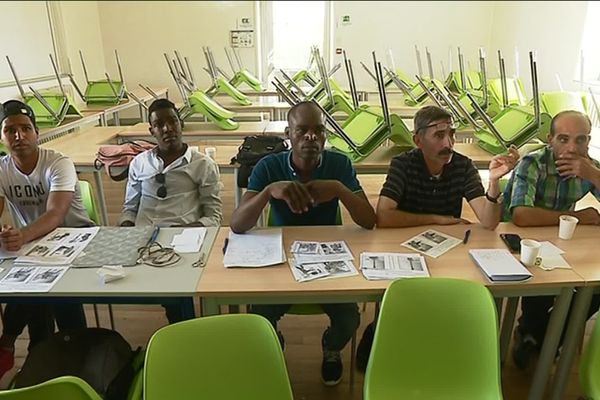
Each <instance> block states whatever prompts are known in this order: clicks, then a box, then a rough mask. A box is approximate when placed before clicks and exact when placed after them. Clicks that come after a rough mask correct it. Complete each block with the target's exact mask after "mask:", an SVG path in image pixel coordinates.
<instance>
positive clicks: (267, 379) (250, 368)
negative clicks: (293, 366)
mask: <svg viewBox="0 0 600 400" xmlns="http://www.w3.org/2000/svg"><path fill="white" fill-rule="evenodd" d="M143 393H144V399H145V400H155V399H160V400H163V399H223V400H227V399H231V400H234V399H246V400H254V399H256V400H259V399H260V400H269V399H273V400H286V399H288V400H291V399H292V398H293V397H292V390H291V387H290V383H289V379H288V374H287V370H286V366H285V361H284V358H283V353H282V351H281V346H280V344H279V340H278V338H277V334H276V333H275V330H274V329H273V327H272V326H271V324H270V323H269V322H268V321H267V320H266V319H265V318H263V317H261V316H258V315H253V314H229V315H220V316H213V317H204V318H198V319H194V320H190V321H185V322H179V323H176V324H172V325H169V326H166V327H164V328H162V329H160V330H158V331H157V332H156V333H155V334H154V335H152V338H151V339H150V342H149V343H148V349H147V351H146V362H145V366H144V387H143Z"/></svg>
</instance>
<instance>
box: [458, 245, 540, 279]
mask: <svg viewBox="0 0 600 400" xmlns="http://www.w3.org/2000/svg"><path fill="white" fill-rule="evenodd" d="M469 254H470V255H471V257H473V259H474V260H475V263H477V265H479V267H480V268H481V269H482V270H483V272H484V273H485V274H486V275H487V277H488V278H489V279H490V280H491V281H524V280H527V279H529V278H531V277H532V274H531V272H529V270H527V268H525V267H524V266H523V265H522V264H521V263H520V262H519V261H518V260H517V259H516V258H515V257H514V256H513V255H512V254H510V252H509V251H508V250H506V249H477V250H469Z"/></svg>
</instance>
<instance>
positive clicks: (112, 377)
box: [14, 328, 141, 400]
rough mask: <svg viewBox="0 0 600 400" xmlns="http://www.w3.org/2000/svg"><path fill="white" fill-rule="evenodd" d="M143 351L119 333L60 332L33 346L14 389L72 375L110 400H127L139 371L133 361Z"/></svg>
mask: <svg viewBox="0 0 600 400" xmlns="http://www.w3.org/2000/svg"><path fill="white" fill-rule="evenodd" d="M140 352H141V350H140V349H139V348H138V349H137V350H136V351H132V350H131V346H130V345H129V343H127V341H126V340H125V339H123V337H122V336H121V335H120V334H119V333H118V332H116V331H112V330H109V329H103V328H84V329H78V330H73V331H63V332H57V333H55V334H54V335H53V336H51V337H49V338H48V339H46V340H44V341H42V342H40V343H38V344H37V345H36V346H35V347H33V348H32V349H31V350H30V351H29V354H28V355H27V358H26V359H25V363H24V364H23V368H22V369H21V371H20V372H19V373H18V374H17V376H16V378H15V381H14V387H15V388H22V387H27V386H33V385H37V384H39V383H42V382H45V381H47V380H49V379H52V378H57V377H59V376H65V375H72V376H77V377H79V378H81V379H83V380H84V381H86V382H87V383H88V384H89V385H90V386H91V387H92V388H94V390H95V391H96V392H97V393H98V394H99V395H100V396H102V398H104V399H107V400H124V399H126V398H127V395H128V392H129V388H130V386H131V383H132V381H133V378H134V376H135V374H136V373H137V371H136V369H137V370H139V369H141V366H137V367H134V364H135V363H134V359H135V358H136V356H138V355H139V354H140Z"/></svg>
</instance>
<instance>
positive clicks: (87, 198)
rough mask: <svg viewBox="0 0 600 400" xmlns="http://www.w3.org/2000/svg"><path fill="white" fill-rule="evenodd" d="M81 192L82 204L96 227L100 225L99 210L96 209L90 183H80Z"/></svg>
mask: <svg viewBox="0 0 600 400" xmlns="http://www.w3.org/2000/svg"><path fill="white" fill-rule="evenodd" d="M79 190H80V191H81V202H82V203H83V206H84V207H85V210H86V211H87V214H88V217H90V219H91V220H92V221H94V223H95V224H96V225H100V219H99V218H98V209H97V208H96V201H95V200H94V195H93V193H92V187H91V186H90V183H89V182H87V181H79Z"/></svg>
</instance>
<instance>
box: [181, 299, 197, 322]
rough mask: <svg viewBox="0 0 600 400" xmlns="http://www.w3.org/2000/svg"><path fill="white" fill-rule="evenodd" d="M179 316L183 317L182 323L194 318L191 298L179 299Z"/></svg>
mask: <svg viewBox="0 0 600 400" xmlns="http://www.w3.org/2000/svg"><path fill="white" fill-rule="evenodd" d="M181 316H182V317H183V320H184V321H185V320H188V319H194V318H196V313H195V312H194V298H193V297H184V298H182V299H181Z"/></svg>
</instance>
